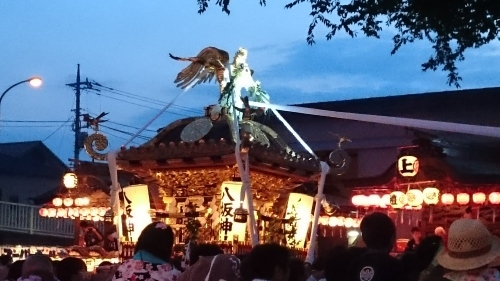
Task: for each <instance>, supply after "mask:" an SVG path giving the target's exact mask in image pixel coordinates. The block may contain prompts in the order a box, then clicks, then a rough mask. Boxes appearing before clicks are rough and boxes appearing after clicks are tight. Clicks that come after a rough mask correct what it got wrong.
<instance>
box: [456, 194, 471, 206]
mask: <svg viewBox="0 0 500 281" xmlns="http://www.w3.org/2000/svg"><path fill="white" fill-rule="evenodd" d="M469 201H470V195H469V194H468V193H464V192H461V193H459V194H457V203H458V204H460V205H467V204H469Z"/></svg>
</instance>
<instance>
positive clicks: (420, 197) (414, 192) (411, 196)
mask: <svg viewBox="0 0 500 281" xmlns="http://www.w3.org/2000/svg"><path fill="white" fill-rule="evenodd" d="M406 202H407V203H408V205H409V206H411V207H418V206H421V205H422V203H424V194H423V193H422V191H420V189H410V190H408V192H406Z"/></svg>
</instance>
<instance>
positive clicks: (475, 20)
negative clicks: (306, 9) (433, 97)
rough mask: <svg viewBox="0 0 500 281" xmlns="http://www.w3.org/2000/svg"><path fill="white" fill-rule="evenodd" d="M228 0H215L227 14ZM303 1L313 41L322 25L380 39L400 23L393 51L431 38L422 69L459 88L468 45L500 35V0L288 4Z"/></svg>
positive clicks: (203, 0) (204, 2)
mask: <svg viewBox="0 0 500 281" xmlns="http://www.w3.org/2000/svg"><path fill="white" fill-rule="evenodd" d="M258 1H259V2H260V4H261V5H262V6H265V5H266V0H258ZM289 1H290V0H289ZM197 2H198V6H199V9H198V13H200V14H202V13H203V12H205V11H206V10H207V8H208V5H209V2H210V0H197ZM233 3H235V2H233ZM229 4H230V0H217V1H216V5H218V6H220V7H221V8H222V11H223V12H225V13H227V14H229V13H230V10H229ZM300 4H309V5H310V6H311V12H310V16H311V17H312V21H311V24H310V25H309V30H308V33H307V42H308V43H309V44H314V38H315V34H314V31H315V28H316V26H317V25H318V24H319V25H324V26H325V27H327V28H328V30H329V32H328V33H327V34H326V38H327V39H328V40H329V39H332V38H333V37H334V36H335V34H337V32H338V31H344V32H346V33H347V34H349V35H350V36H352V37H355V36H357V35H358V33H362V34H364V35H365V36H368V37H375V38H380V33H381V31H382V30H383V28H384V27H385V28H388V27H391V28H395V29H396V35H394V36H393V37H392V41H393V42H394V46H393V48H392V51H391V54H394V53H396V52H397V51H398V50H399V49H400V48H401V46H403V45H406V44H408V43H413V42H415V41H417V40H427V41H429V42H430V43H431V44H432V49H433V54H432V55H431V56H430V58H429V59H428V60H427V61H426V62H424V63H423V64H422V70H423V71H427V70H433V71H435V70H437V69H439V68H441V69H442V70H443V71H446V72H447V73H448V79H447V83H448V84H449V85H454V86H455V87H457V88H458V87H460V84H459V81H460V80H462V78H461V77H460V76H459V73H458V69H457V67H456V62H457V61H462V60H464V52H465V50H467V49H471V48H479V47H481V46H483V45H485V44H488V43H490V42H491V41H493V40H499V39H500V35H499V29H500V1H499V0H350V1H346V0H342V1H341V0H294V1H292V2H290V3H288V4H286V5H285V8H286V9H291V8H293V7H295V6H297V5H300Z"/></svg>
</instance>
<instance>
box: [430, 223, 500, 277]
mask: <svg viewBox="0 0 500 281" xmlns="http://www.w3.org/2000/svg"><path fill="white" fill-rule="evenodd" d="M498 256H500V238H498V237H497V236H494V235H492V234H491V233H490V232H489V231H488V229H487V228H486V226H485V225H484V224H483V223H482V222H481V221H479V220H475V219H467V218H462V219H458V220H456V221H454V222H453V223H452V224H451V226H450V229H449V230H448V248H447V250H444V251H441V252H440V253H439V254H438V256H437V261H438V263H439V264H440V265H441V266H442V267H444V268H446V269H448V270H451V272H449V273H447V274H445V275H444V277H445V278H446V279H448V280H451V281H496V280H500V272H499V271H498V270H497V269H495V268H490V267H488V266H489V265H490V264H491V263H492V262H494V261H495V259H496V258H497V257H498Z"/></svg>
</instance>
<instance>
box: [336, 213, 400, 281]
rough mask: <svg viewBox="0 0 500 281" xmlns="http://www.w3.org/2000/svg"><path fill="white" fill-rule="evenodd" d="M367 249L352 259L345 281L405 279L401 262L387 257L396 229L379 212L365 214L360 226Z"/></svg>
mask: <svg viewBox="0 0 500 281" xmlns="http://www.w3.org/2000/svg"><path fill="white" fill-rule="evenodd" d="M360 230H361V237H362V238H363V241H364V242H365V244H366V247H367V250H366V252H365V253H364V254H362V255H361V256H360V257H358V258H357V259H355V260H353V262H352V263H351V265H350V267H349V270H348V271H347V274H346V279H345V280H346V281H399V280H407V278H406V275H405V273H404V271H403V265H402V264H401V262H400V261H399V260H398V259H396V258H394V257H392V256H391V255H390V252H391V250H392V249H393V247H394V243H395V241H396V226H395V225H394V222H393V221H392V219H391V218H389V217H388V216H387V215H386V214H384V213H381V212H374V213H371V214H369V215H366V216H365V217H364V218H363V220H362V221H361V224H360Z"/></svg>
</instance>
